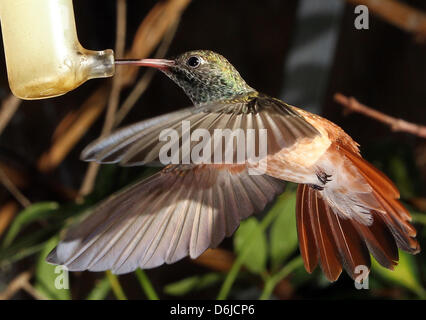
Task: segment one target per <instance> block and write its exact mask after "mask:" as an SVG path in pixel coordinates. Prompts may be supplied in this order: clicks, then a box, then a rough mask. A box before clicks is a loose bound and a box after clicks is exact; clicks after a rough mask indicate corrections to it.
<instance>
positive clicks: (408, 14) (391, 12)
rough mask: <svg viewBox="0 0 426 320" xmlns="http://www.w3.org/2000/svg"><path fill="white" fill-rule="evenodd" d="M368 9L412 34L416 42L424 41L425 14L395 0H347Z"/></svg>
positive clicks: (425, 31)
mask: <svg viewBox="0 0 426 320" xmlns="http://www.w3.org/2000/svg"><path fill="white" fill-rule="evenodd" d="M347 2H349V3H352V4H354V5H360V4H361V5H366V6H367V7H368V9H369V10H370V11H371V12H373V13H374V14H376V15H377V16H379V17H381V18H382V19H383V20H385V21H387V22H388V23H390V24H392V25H394V26H396V27H398V28H400V29H402V30H405V31H407V32H410V33H412V34H414V36H415V39H416V40H417V41H418V42H425V41H426V14H425V13H423V12H421V11H419V10H417V9H415V8H413V7H410V6H408V5H406V4H404V3H402V2H400V1H396V0H382V1H377V0H347Z"/></svg>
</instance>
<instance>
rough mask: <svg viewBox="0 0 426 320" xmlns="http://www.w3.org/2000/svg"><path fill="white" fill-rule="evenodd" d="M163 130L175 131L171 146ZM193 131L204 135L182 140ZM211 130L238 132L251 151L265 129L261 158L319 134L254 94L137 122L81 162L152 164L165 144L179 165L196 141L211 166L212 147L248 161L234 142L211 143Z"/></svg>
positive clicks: (292, 113) (284, 108)
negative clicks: (162, 138) (177, 157)
mask: <svg viewBox="0 0 426 320" xmlns="http://www.w3.org/2000/svg"><path fill="white" fill-rule="evenodd" d="M184 120H185V121H188V122H187V123H189V124H190V129H189V130H186V129H185V128H183V127H182V121H184ZM167 129H173V130H174V131H175V132H176V134H177V137H178V139H177V140H176V142H175V143H171V141H170V140H165V141H160V139H159V137H160V133H161V132H163V133H164V131H163V130H167ZM196 129H205V130H207V132H208V133H209V135H208V137H207V138H204V137H203V138H202V140H201V138H200V140H197V141H189V140H186V139H187V138H186V137H188V136H190V135H192V133H193V132H194V131H195V130H196ZM215 129H230V130H232V131H233V132H236V130H237V129H242V130H243V132H244V139H247V140H243V141H244V142H245V145H246V146H247V148H249V146H252V147H253V148H254V150H256V152H257V150H260V149H259V144H263V143H262V141H264V140H261V138H260V134H259V132H260V131H261V130H260V129H266V131H264V132H266V133H267V149H266V151H267V152H266V154H265V156H266V155H269V154H275V153H276V152H278V151H282V150H283V149H285V148H289V147H291V146H292V145H294V144H295V143H297V141H298V140H300V139H303V138H305V139H306V138H307V139H313V138H315V137H316V136H318V135H320V133H319V132H318V131H317V130H316V129H315V128H314V127H313V126H312V125H311V124H309V123H308V122H307V121H306V120H305V119H304V118H303V117H302V116H301V115H300V114H299V113H298V112H297V111H296V110H295V109H294V108H293V107H291V106H289V105H287V104H285V103H284V102H282V101H280V100H278V99H274V98H271V97H267V96H257V97H252V98H244V99H243V98H241V99H240V100H238V99H237V100H235V101H232V102H218V103H215V104H211V105H206V106H202V107H192V108H187V109H183V110H179V111H177V112H174V113H169V114H166V115H163V116H159V117H156V118H152V119H149V120H146V121H142V122H139V123H137V124H134V125H131V126H128V127H125V128H123V129H121V130H118V131H117V132H115V133H113V134H112V135H110V136H109V137H107V138H104V139H101V140H96V141H94V142H93V143H91V144H90V145H89V146H87V147H86V148H85V149H84V151H83V152H82V156H81V158H82V160H86V161H96V162H99V163H119V164H120V165H123V166H132V165H143V164H147V163H152V162H158V161H159V154H160V150H162V148H163V146H165V145H166V143H171V144H175V145H176V148H177V149H178V150H179V155H180V159H181V160H180V161H179V163H182V159H191V157H190V152H191V151H192V150H193V148H194V146H195V145H197V144H200V143H201V144H202V145H205V144H207V145H209V146H210V153H211V157H210V159H211V162H210V163H217V161H214V159H213V158H214V155H215V154H217V153H218V152H217V151H218V148H222V151H221V152H222V153H221V154H223V157H222V159H224V157H225V153H226V152H227V151H226V150H233V151H232V152H233V153H232V155H231V157H232V163H244V162H246V161H247V160H250V159H249V158H248V157H249V156H250V154H249V153H247V152H246V153H244V154H243V156H242V157H240V156H239V155H238V154H237V151H238V148H237V147H236V140H237V138H235V139H234V138H232V139H228V140H224V139H223V138H222V137H221V138H220V139H219V138H217V139H216V138H214V133H215ZM248 129H252V130H251V131H252V133H253V134H252V135H249V134H245V133H247V132H248V131H250V130H248ZM191 137H192V136H191ZM219 140H220V141H221V142H220V144H219ZM183 141H189V142H188V143H189V144H187V146H189V147H183V145H184V143H183ZM231 144H232V145H231ZM263 145H264V144H263ZM170 149H171V150H173V147H172V146H171V147H170ZM253 155H254V154H253ZM256 156H258V155H256ZM222 162H225V161H222ZM188 163H189V162H188ZM203 163H209V162H203Z"/></svg>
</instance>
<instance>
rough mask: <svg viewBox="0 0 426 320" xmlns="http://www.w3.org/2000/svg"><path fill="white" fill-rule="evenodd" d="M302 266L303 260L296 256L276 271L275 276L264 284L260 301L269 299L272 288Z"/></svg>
mask: <svg viewBox="0 0 426 320" xmlns="http://www.w3.org/2000/svg"><path fill="white" fill-rule="evenodd" d="M301 266H303V260H302V257H301V256H297V257H296V258H294V259H293V260H291V261H290V262H289V263H287V264H286V265H285V266H284V267H283V268H282V269H281V270H280V271H278V272H277V273H276V274H274V275H273V276H271V277H270V278H269V279H268V280H267V281H266V283H265V286H264V287H263V292H262V294H261V295H260V297H259V299H260V300H266V299H269V297H270V296H271V294H272V292H273V291H274V288H275V287H276V286H277V284H278V283H279V282H280V281H281V280H282V279H283V278H285V277H286V276H288V275H289V274H290V273H291V272H293V271H294V270H296V269H297V268H299V267H301Z"/></svg>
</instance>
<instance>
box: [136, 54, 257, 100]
mask: <svg viewBox="0 0 426 320" xmlns="http://www.w3.org/2000/svg"><path fill="white" fill-rule="evenodd" d="M137 64H138V65H142V66H147V67H154V68H158V69H159V70H161V71H162V72H164V73H165V74H166V75H167V76H168V77H169V78H170V79H172V80H173V81H174V82H176V83H177V84H178V85H179V86H180V87H181V88H182V89H183V90H184V91H185V93H186V94H187V96H188V97H189V98H190V99H191V100H192V102H193V103H194V104H195V105H201V104H205V103H209V102H212V101H220V100H228V99H232V98H235V97H238V96H241V95H244V94H247V93H250V92H255V90H254V89H253V88H251V87H250V86H248V85H247V84H246V82H245V81H244V80H243V78H242V77H241V76H240V74H239V73H238V71H237V70H236V69H235V68H234V66H233V65H232V64H230V63H229V61H228V60H226V59H225V58H224V57H223V56H221V55H220V54H217V53H215V52H212V51H208V50H195V51H189V52H186V53H183V54H181V55H179V56H178V57H177V58H175V59H172V60H166V59H143V60H139V62H138V63H137Z"/></svg>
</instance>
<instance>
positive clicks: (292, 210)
mask: <svg viewBox="0 0 426 320" xmlns="http://www.w3.org/2000/svg"><path fill="white" fill-rule="evenodd" d="M271 210H274V211H278V214H277V218H276V219H275V221H274V222H273V224H272V227H271V233H270V237H269V241H270V255H271V262H272V269H273V270H276V269H277V268H279V267H280V266H281V265H282V263H283V262H284V261H285V260H286V259H287V258H288V257H289V256H290V255H291V254H292V253H293V252H294V251H295V250H296V249H297V243H298V241H297V228H296V194H295V193H291V194H290V195H287V194H284V195H281V196H280V197H279V198H278V201H277V202H276V203H275V205H274V206H273V207H272V209H271Z"/></svg>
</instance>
